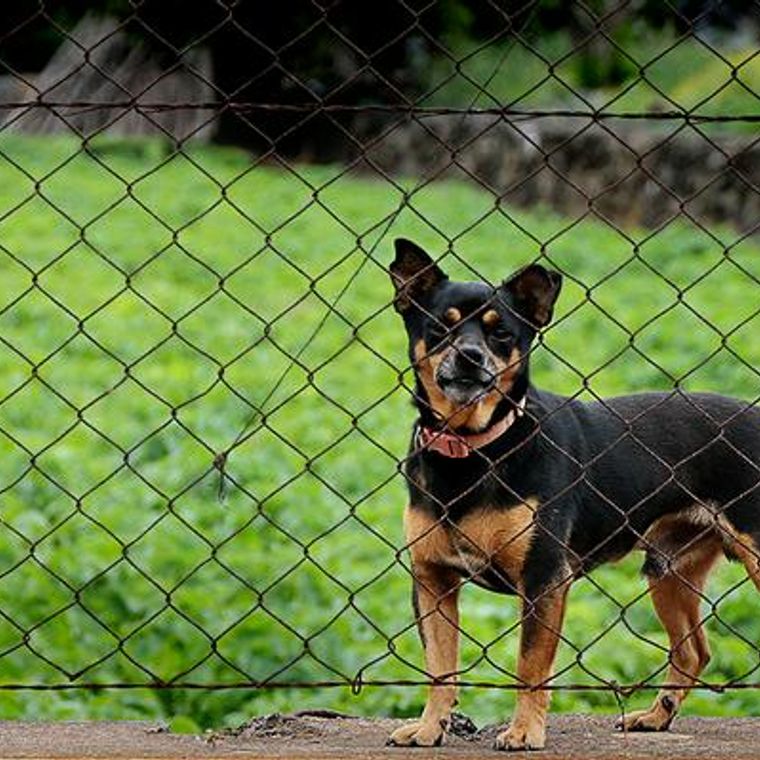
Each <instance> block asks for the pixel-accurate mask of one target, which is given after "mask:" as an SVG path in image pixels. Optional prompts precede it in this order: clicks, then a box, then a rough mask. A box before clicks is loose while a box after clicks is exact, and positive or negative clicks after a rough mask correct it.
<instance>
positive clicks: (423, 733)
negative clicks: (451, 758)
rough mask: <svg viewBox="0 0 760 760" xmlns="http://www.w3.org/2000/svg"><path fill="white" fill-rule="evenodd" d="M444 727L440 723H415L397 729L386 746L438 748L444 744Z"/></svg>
mask: <svg viewBox="0 0 760 760" xmlns="http://www.w3.org/2000/svg"><path fill="white" fill-rule="evenodd" d="M443 736H444V731H443V726H441V724H440V723H423V722H422V721H415V722H414V723H407V725H405V726H401V728H397V729H396V730H395V731H394V732H393V733H392V734H391V735H390V736H389V737H388V741H387V742H386V744H388V745H390V746H392V747H438V746H440V745H441V744H443Z"/></svg>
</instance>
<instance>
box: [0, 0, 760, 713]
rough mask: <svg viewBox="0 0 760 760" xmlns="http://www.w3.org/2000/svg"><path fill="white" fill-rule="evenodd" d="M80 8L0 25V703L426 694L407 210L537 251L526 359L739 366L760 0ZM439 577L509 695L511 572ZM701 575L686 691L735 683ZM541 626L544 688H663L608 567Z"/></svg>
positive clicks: (641, 610) (642, 623) (650, 638)
mask: <svg viewBox="0 0 760 760" xmlns="http://www.w3.org/2000/svg"><path fill="white" fill-rule="evenodd" d="M80 5H81V4H77V3H69V4H66V3H64V4H62V6H61V7H59V6H58V5H56V4H52V3H47V2H39V3H37V4H33V5H32V4H28V5H25V4H19V6H18V7H16V8H14V9H13V10H12V11H10V12H9V15H8V17H7V18H6V20H5V21H4V23H3V26H4V29H3V33H2V36H1V37H0V60H1V61H2V63H3V69H4V76H3V78H2V81H1V82H0V92H1V93H2V94H1V95H0V98H2V103H0V176H2V182H1V183H0V186H1V187H2V190H0V199H1V200H0V267H1V268H2V281H3V289H2V294H1V295H0V367H2V372H0V450H1V451H2V462H3V465H2V468H1V469H0V667H1V671H0V672H2V676H0V689H2V690H6V691H7V692H13V693H14V694H16V695H17V699H18V701H17V702H14V703H13V704H14V705H15V706H16V707H15V708H14V709H16V710H17V713H16V714H23V709H24V708H23V704H24V703H23V695H24V694H27V693H29V692H30V691H34V690H42V691H53V690H63V691H68V690H72V691H74V692H77V693H79V694H84V693H85V692H87V693H88V694H92V693H99V692H98V691H97V690H99V689H103V688H106V687H108V688H109V689H113V690H117V689H121V690H129V689H134V688H145V687H150V688H153V689H157V690H161V693H162V694H164V695H165V694H167V693H168V692H177V693H190V692H192V691H194V690H199V691H201V692H204V693H205V692H207V691H208V690H220V691H225V692H227V691H228V692H230V693H231V694H234V695H235V697H234V699H235V700H237V701H236V702H234V705H235V706H236V708H237V709H239V710H243V709H244V707H243V706H242V705H245V704H248V703H246V702H244V699H245V698H247V697H245V696H244V695H245V694H246V693H247V691H246V690H249V689H255V690H261V691H262V693H266V694H274V692H277V691H278V690H285V691H283V694H284V695H286V696H283V697H277V696H271V697H267V698H268V699H272V700H274V701H272V702H271V703H270V702H266V703H262V702H259V704H267V705H268V704H274V705H279V704H288V703H287V701H285V702H283V701H280V702H277V701H276V700H278V699H280V700H290V701H291V702H294V701H296V700H301V699H303V698H304V697H303V695H304V694H305V693H307V692H308V693H309V694H311V695H312V697H309V698H313V699H315V700H316V701H317V703H319V704H341V705H342V704H343V703H342V702H340V703H337V702H334V701H330V700H332V699H333V697H332V696H325V695H330V694H332V693H335V692H334V691H333V692H330V691H329V690H328V687H340V690H341V692H342V693H345V692H346V691H347V687H350V689H351V690H353V691H354V692H357V691H359V690H361V689H362V688H363V687H370V686H377V687H380V686H383V687H386V686H387V687H388V688H387V689H386V688H382V689H380V688H378V689H374V688H373V689H369V688H368V689H367V694H368V697H367V698H368V699H370V702H369V704H371V705H372V706H374V707H375V708H377V709H378V710H384V711H386V712H388V711H396V712H402V713H405V712H412V711H414V710H415V709H416V705H417V702H416V700H418V699H419V690H415V689H391V688H390V687H391V686H415V685H417V686H419V685H422V684H425V683H428V682H429V680H430V674H429V673H428V672H427V671H426V668H425V666H424V664H423V662H422V659H421V651H420V646H419V644H418V642H417V639H416V636H417V634H416V623H417V621H416V620H415V616H414V613H413V611H412V609H411V606H410V605H409V603H408V598H409V589H410V587H411V583H412V576H413V571H412V567H411V564H410V561H409V557H408V552H407V551H406V549H407V548H408V547H407V546H406V545H405V539H404V537H403V535H402V526H401V522H402V508H403V506H404V504H405V500H406V498H407V496H406V487H405V485H406V484H405V475H404V465H405V462H406V455H405V452H406V450H407V449H406V447H407V443H408V438H409V432H410V429H411V425H412V423H413V420H414V417H415V414H416V412H415V411H414V410H413V409H412V408H411V407H410V405H409V401H410V398H411V397H413V396H414V394H415V381H414V373H413V367H412V366H411V365H410V363H409V361H408V359H407V356H406V336H405V333H404V331H403V328H402V325H401V322H400V320H398V318H397V316H396V315H395V314H394V313H393V308H392V302H393V289H392V286H391V282H390V279H389V277H388V267H389V264H390V261H391V259H392V252H391V249H392V240H393V238H395V237H397V236H403V237H411V238H413V239H415V240H417V241H418V242H420V243H421V244H423V245H424V246H425V247H426V248H428V250H430V251H431V252H433V253H435V254H436V256H440V257H442V258H441V259H440V263H441V265H442V266H443V267H444V268H445V269H447V270H448V271H450V274H451V275H452V277H460V278H465V279H478V280H484V281H486V282H491V283H498V282H500V281H501V280H502V279H503V278H505V277H507V276H508V275H509V274H510V273H511V272H513V271H515V270H516V269H518V268H519V267H520V266H522V265H524V264H526V263H528V262H529V261H539V262H541V263H543V264H545V265H546V266H547V267H550V268H552V269H554V270H557V271H559V272H561V273H562V275H563V276H564V278H565V283H566V285H565V290H564V292H563V296H562V298H561V300H560V302H559V304H558V307H557V309H558V311H557V318H556V319H555V321H554V323H553V324H552V325H551V326H549V327H548V328H547V329H546V330H545V331H544V334H543V336H542V339H541V341H540V342H539V343H538V346H537V349H536V352H535V353H536V355H535V359H534V365H535V366H534V369H533V379H534V382H536V384H537V385H539V386H541V387H547V388H549V389H551V390H553V391H557V392H562V393H564V394H566V395H567V396H568V397H570V398H585V399H590V398H591V399H599V400H602V402H604V398H605V397H607V396H609V395H613V394H616V393H624V392H632V391H640V390H648V389H655V388H657V389H670V390H673V389H675V392H676V393H679V394H680V393H681V392H682V391H683V390H693V389H700V390H714V391H719V392H722V393H726V394H729V395H733V396H738V397H741V398H745V399H747V401H748V403H749V404H754V403H755V401H756V399H757V398H760V392H759V391H758V388H759V386H758V370H757V367H758V366H760V348H758V343H757V340H756V332H757V331H756V326H757V319H758V313H760V302H759V301H758V292H760V291H758V287H757V286H758V284H760V279H759V278H760V264H758V261H759V259H758V254H760V247H758V243H757V237H756V232H757V225H758V220H759V219H760V213H759V211H760V192H758V180H759V178H760V174H759V169H760V149H758V136H757V123H758V121H760V115H759V112H758V108H757V106H758V92H757V87H758V82H759V81H760V68H758V61H760V58H758V46H757V35H758V29H760V13H759V11H760V6H758V4H756V3H751V4H746V5H745V4H739V3H710V2H704V3H701V2H696V3H675V2H673V3H670V2H667V3H657V4H648V3H639V2H622V3H613V2H607V1H606V0H605V1H602V0H600V1H599V2H588V3H584V2H575V3H572V4H570V5H568V6H567V7H565V6H564V5H562V4H560V5H556V6H555V4H552V3H536V2H529V3H526V4H524V5H522V4H520V3H517V2H496V1H493V2H486V1H484V2H479V3H458V2H438V3H436V2H424V3H423V2H407V1H405V0H394V2H392V3H385V4H382V7H374V5H372V4H369V5H366V6H364V7H361V8H359V7H355V6H353V5H352V4H349V3H341V2H332V3H326V2H316V1H313V2H295V3H290V4H288V3H284V4H283V5H282V7H281V8H277V9H274V8H268V9H264V8H262V7H259V5H258V4H253V3H246V2H242V3H232V2H230V3H228V2H222V1H221V0H218V1H217V2H212V0H208V2H206V3H196V4H193V7H192V8H182V7H181V5H180V4H172V3H167V4H157V3H150V2H136V1H132V2H124V3H114V4H108V7H106V5H105V4H104V7H103V8H102V9H101V11H100V12H96V11H91V12H89V13H87V14H85V11H86V10H87V8H86V7H80ZM358 5H359V4H356V6H358ZM379 5H380V4H378V6H379ZM106 11H107V12H108V13H106ZM719 427H720V425H719ZM558 456H560V454H558ZM757 464H758V463H757V462H748V464H747V466H748V467H751V468H756V467H757ZM669 467H670V470H671V476H672V477H677V475H676V474H675V470H676V469H677V468H676V467H674V466H672V465H669ZM631 475H632V477H635V473H632V474H631ZM443 508H444V509H445V505H443ZM614 508H615V505H611V509H614ZM626 519H627V518H626ZM442 520H444V522H445V520H446V518H445V517H443V518H442ZM463 583H464V585H465V586H467V589H466V591H465V604H464V611H463V615H462V619H461V631H460V633H461V636H462V647H463V650H462V661H461V666H460V673H459V675H460V682H461V684H462V685H463V686H477V687H480V688H481V689H486V688H492V689H506V690H519V689H522V688H525V687H526V684H524V683H521V681H520V679H519V678H517V676H516V675H515V672H516V669H515V664H514V663H515V656H516V648H517V646H516V634H515V632H516V630H517V628H518V624H519V609H518V605H517V602H516V601H515V600H512V599H501V598H499V597H495V596H491V595H484V594H483V593H482V592H478V591H472V592H471V591H470V590H469V587H470V585H471V584H470V582H469V580H468V578H467V577H465V578H464V579H463ZM698 593H699V595H700V598H701V601H702V612H701V613H700V620H699V621H698V622H699V623H700V624H702V623H703V624H705V626H706V627H707V628H708V629H709V631H710V636H711V638H712V639H713V649H714V654H715V657H714V662H713V665H712V666H711V668H710V669H709V670H708V671H706V675H705V676H703V677H702V678H700V679H699V680H698V683H697V686H698V687H702V690H701V691H700V692H699V694H695V696H694V698H693V702H694V704H695V705H696V706H697V707H700V706H701V708H702V709H705V710H708V711H714V710H715V704H714V702H713V700H712V694H713V692H715V691H716V690H717V691H726V690H730V691H731V693H732V694H734V695H738V696H731V697H730V699H731V700H733V701H732V702H729V703H728V704H729V707H730V706H731V705H732V706H733V709H734V710H738V711H744V712H746V711H747V705H748V704H750V702H749V701H748V700H751V699H753V698H754V699H756V697H753V696H752V693H751V690H753V689H756V688H757V687H758V682H757V678H756V675H757V669H758V667H760V657H759V656H760V650H759V649H758V643H757V642H758V635H760V631H758V627H757V615H756V614H755V610H757V598H756V592H755V591H754V589H752V588H751V584H750V583H748V582H747V577H746V574H745V573H744V572H743V570H742V569H741V568H739V567H737V566H729V567H727V568H725V569H722V570H721V571H720V577H719V580H718V582H716V583H715V584H714V586H712V585H711V586H710V587H709V588H708V590H706V591H702V590H700V591H699V592H698ZM562 640H563V645H562V647H561V652H560V657H559V663H558V666H557V670H556V675H555V678H554V680H553V681H552V682H551V683H548V682H547V683H545V684H543V687H545V688H549V689H552V690H554V691H556V692H557V694H556V696H555V699H556V700H557V702H558V704H559V705H560V706H561V707H564V708H566V709H578V708H581V707H584V708H585V707H588V706H591V707H596V706H600V705H605V704H607V705H608V704H610V699H611V697H612V704H615V699H618V698H620V696H621V695H622V696H627V695H630V694H633V693H639V692H641V691H644V692H646V691H647V690H650V689H655V688H659V687H660V686H661V685H662V684H663V683H664V682H665V672H666V669H667V667H668V663H669V655H668V644H667V639H666V638H665V636H664V633H663V632H662V631H661V630H660V628H659V626H658V624H657V622H656V620H655V619H654V616H653V614H652V612H651V610H650V607H649V603H648V601H647V599H646V591H645V590H644V587H643V584H642V583H641V581H640V580H639V579H638V570H637V567H634V566H633V565H630V564H623V565H622V566H616V567H609V566H605V567H604V568H602V569H600V570H599V571H598V572H597V573H595V574H594V575H593V576H590V577H586V578H584V579H583V580H580V581H579V582H578V583H577V586H576V590H575V591H574V592H573V594H572V596H571V601H570V605H569V612H568V622H567V627H566V630H565V633H564V634H563V638H562ZM623 642H625V644H623ZM92 689H95V690H96V691H95V692H93V691H91V690H92ZM474 691H477V690H474ZM742 692H743V693H745V694H749V696H748V697H747V698H746V699H745V697H744V696H743V694H742ZM257 694H258V692H257ZM18 695H22V696H18ZM369 695H371V696H369ZM257 698H258V697H257ZM160 699H162V700H164V701H163V702H162V706H163V709H164V710H167V711H171V710H172V709H174V708H173V707H172V705H175V706H176V701H173V700H176V699H177V697H175V696H171V695H170V696H161V697H160ZM261 699H264V697H261ZM726 699H727V700H728V699H729V697H728V696H726ZM700 700H701V701H700ZM742 700H744V701H742ZM194 704H195V707H196V708H198V709H202V708H200V707H198V705H199V702H196V703H194ZM230 704H232V703H227V708H229V705H230ZM217 718H218V716H215V715H213V714H211V713H208V714H206V715H205V717H203V718H202V720H204V721H206V722H213V721H214V720H215V719H217Z"/></svg>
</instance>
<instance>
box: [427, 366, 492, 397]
mask: <svg viewBox="0 0 760 760" xmlns="http://www.w3.org/2000/svg"><path fill="white" fill-rule="evenodd" d="M495 379H496V378H495V377H494V376H493V375H492V374H491V373H490V372H485V371H481V372H478V373H477V375H472V374H467V375H449V374H447V373H444V372H441V373H439V374H438V375H437V377H436V382H437V383H438V386H439V387H440V389H441V390H442V391H443V392H444V393H445V394H446V396H447V397H448V398H450V399H451V400H452V401H453V402H455V403H457V404H471V403H472V402H474V401H476V400H477V399H478V398H480V397H481V396H483V395H484V394H486V393H488V392H489V391H490V390H491V389H492V388H493V386H494V382H495Z"/></svg>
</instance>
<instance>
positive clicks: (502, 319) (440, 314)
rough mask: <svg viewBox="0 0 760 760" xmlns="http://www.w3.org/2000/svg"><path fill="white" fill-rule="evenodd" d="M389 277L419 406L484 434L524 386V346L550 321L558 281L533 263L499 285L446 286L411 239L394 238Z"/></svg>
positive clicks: (452, 423)
mask: <svg viewBox="0 0 760 760" xmlns="http://www.w3.org/2000/svg"><path fill="white" fill-rule="evenodd" d="M395 245H396V258H395V260H394V262H393V264H391V267H390V271H391V279H392V281H393V285H394V287H395V290H396V295H395V299H394V305H395V307H396V310H397V311H398V312H399V313H400V314H401V315H402V317H403V318H404V324H405V325H406V329H407V333H408V335H409V354H410V360H411V362H412V365H413V366H414V369H415V372H416V375H417V381H418V383H417V395H418V404H419V406H420V408H421V410H422V411H423V413H424V412H426V411H427V412H428V413H432V414H433V415H434V416H435V417H436V418H437V419H438V420H439V421H441V420H443V421H445V422H446V423H447V424H448V425H449V427H451V428H454V429H458V428H466V429H469V430H475V431H478V430H483V429H484V428H486V427H487V426H488V424H489V423H490V421H491V419H492V418H493V417H494V414H495V412H496V410H497V409H498V408H499V405H500V404H503V406H504V408H505V409H507V410H508V409H509V405H510V403H511V402H512V403H516V402H518V401H519V399H520V398H521V397H522V396H523V395H524V393H525V390H526V388H527V364H528V351H529V348H530V343H531V341H532V340H533V338H534V336H535V335H536V332H537V331H538V330H539V329H541V328H542V327H544V326H546V325H547V324H548V323H549V321H550V320H551V318H552V311H553V308H554V302H555V301H556V299H557V296H558V295H559V290H560V287H561V284H562V278H561V276H560V275H559V274H558V273H557V272H552V271H548V270H546V269H544V268H543V267H542V266H539V265H538V264H531V265H530V266H527V267H526V268H525V269H522V270H521V271H519V272H517V274H515V275H514V276H512V277H511V278H510V279H508V280H505V281H504V282H503V283H502V284H501V285H499V286H498V287H493V286H491V285H487V284H486V283H483V282H451V281H450V280H449V278H448V277H447V276H446V275H445V274H444V273H443V271H442V270H441V269H440V268H439V267H438V265H437V264H436V263H435V262H434V261H433V259H432V258H431V257H430V256H429V255H428V254H427V253H425V251H423V250H422V248H420V247H419V246H417V245H415V244H414V243H412V242H411V241H409V240H405V239H403V238H399V239H398V240H396V243H395Z"/></svg>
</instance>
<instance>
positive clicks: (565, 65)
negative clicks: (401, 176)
mask: <svg viewBox="0 0 760 760" xmlns="http://www.w3.org/2000/svg"><path fill="white" fill-rule="evenodd" d="M613 39H614V41H615V45H616V46H617V47H614V46H613V44H612V43H605V46H604V55H603V56H602V57H600V54H599V53H598V52H593V51H592V50H590V49H589V47H588V46H587V45H583V44H580V43H579V41H577V40H573V39H572V38H570V37H569V36H568V35H567V34H564V33H555V34H548V35H543V36H541V37H538V38H536V39H535V40H533V39H531V38H530V37H524V38H522V39H511V40H510V41H509V42H503V41H496V42H492V43H485V44H484V43H480V44H479V43H477V42H475V41H473V40H471V39H469V38H467V37H461V38H454V39H450V40H447V41H446V49H447V50H448V54H443V53H439V54H438V55H436V56H435V57H434V58H433V60H432V61H431V62H430V63H429V65H428V66H427V67H426V69H425V76H424V80H425V85H426V89H425V92H426V96H425V98H424V100H423V103H424V104H425V105H442V106H451V105H452V104H456V105H471V104H474V105H477V106H480V107H491V108H492V107H499V106H510V107H513V108H519V109H531V108H539V109H540V108H555V107H558V106H559V107H564V108H575V109H579V110H583V111H586V110H588V108H589V106H591V107H593V108H599V109H602V110H604V111H606V112H609V113H657V112H661V111H672V110H683V111H686V112H695V113H698V114H700V115H706V116H724V117H725V116H746V115H753V114H756V113H757V111H758V105H760V93H758V90H757V82H758V77H760V57H758V55H757V53H756V50H755V48H754V47H752V46H748V45H747V44H743V45H742V44H738V45H737V44H735V43H734V44H731V45H729V44H727V43H728V42H729V41H730V39H724V40H722V41H720V42H717V41H715V40H710V41H709V42H708V41H707V40H702V39H701V38H700V37H699V36H698V35H693V34H689V35H684V36H678V35H676V34H675V33H674V32H673V31H672V30H669V29H667V28H666V29H663V30H659V31H655V30H652V29H651V28H650V27H647V26H642V27H640V28H639V27H638V26H637V25H635V24H634V25H632V26H627V27H623V28H622V29H621V30H618V32H617V33H616V34H615V35H613ZM550 67H551V68H550ZM703 129H706V130H707V131H708V132H709V131H710V130H712V129H720V130H724V131H725V130H726V129H734V130H736V129H738V130H743V131H746V132H753V130H754V125H753V124H751V123H744V122H735V123H729V124H728V125H725V124H724V125H719V126H718V127H710V126H706V127H703Z"/></svg>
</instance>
